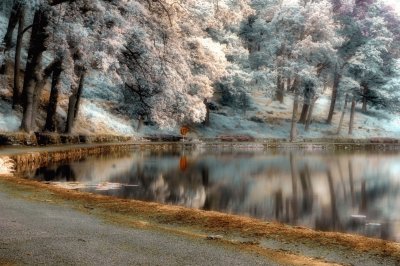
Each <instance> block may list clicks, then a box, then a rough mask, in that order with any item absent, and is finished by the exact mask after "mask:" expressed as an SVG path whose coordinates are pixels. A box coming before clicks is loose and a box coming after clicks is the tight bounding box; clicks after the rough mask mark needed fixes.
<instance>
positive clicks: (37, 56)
mask: <svg viewBox="0 0 400 266" xmlns="http://www.w3.org/2000/svg"><path fill="white" fill-rule="evenodd" d="M46 13H48V11H47V12H46V10H44V9H38V10H37V11H36V12H35V16H34V19H33V27H32V35H31V40H30V45H29V50H28V59H27V63H26V68H25V77H24V87H23V90H22V97H23V108H24V112H23V117H22V122H21V129H23V130H24V131H26V132H31V130H32V114H33V113H32V111H33V96H34V94H35V84H36V82H37V81H38V80H39V79H40V74H39V73H40V68H41V66H40V63H41V60H42V54H43V52H44V51H46V46H45V41H46V39H47V37H48V34H47V32H46V27H47V25H48V17H47V14H46Z"/></svg>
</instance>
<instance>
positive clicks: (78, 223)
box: [0, 191, 273, 265]
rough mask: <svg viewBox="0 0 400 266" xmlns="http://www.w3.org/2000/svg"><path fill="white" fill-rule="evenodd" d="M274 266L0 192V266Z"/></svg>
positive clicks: (204, 242) (199, 242)
mask: <svg viewBox="0 0 400 266" xmlns="http://www.w3.org/2000/svg"><path fill="white" fill-rule="evenodd" d="M2 261H3V262H5V261H7V262H12V263H16V264H17V265H19V264H21V265H273V263H271V262H268V261H266V260H265V258H264V257H260V256H258V255H255V254H250V253H246V252H242V251H240V250H238V249H236V248H233V247H227V246H224V245H222V244H218V243H216V242H215V241H210V240H205V239H197V238H190V237H184V236H177V235H173V234H168V233H164V232H159V231H153V230H145V229H133V228H127V227H124V226H119V225H115V224H111V223H108V222H106V221H104V220H102V219H101V218H98V217H96V216H94V215H90V214H85V213H83V212H80V211H78V210H74V209H72V208H70V207H68V206H63V205H56V204H52V203H46V202H43V203H42V202H36V201H35V202H33V201H30V200H25V199H20V198H16V197H14V196H13V195H11V194H8V192H2V191H0V264H1V263H2Z"/></svg>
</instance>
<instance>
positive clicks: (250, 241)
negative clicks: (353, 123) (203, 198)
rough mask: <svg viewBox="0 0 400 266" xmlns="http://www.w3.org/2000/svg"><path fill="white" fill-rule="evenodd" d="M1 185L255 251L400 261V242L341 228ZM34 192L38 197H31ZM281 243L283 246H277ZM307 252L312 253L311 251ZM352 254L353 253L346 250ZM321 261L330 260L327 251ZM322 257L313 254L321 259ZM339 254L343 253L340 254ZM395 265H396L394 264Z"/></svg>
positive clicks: (6, 180) (5, 180) (24, 183)
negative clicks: (326, 229) (320, 228)
mask: <svg viewBox="0 0 400 266" xmlns="http://www.w3.org/2000/svg"><path fill="white" fill-rule="evenodd" d="M0 184H1V185H2V187H3V188H4V187H6V188H7V189H9V190H12V191H13V193H14V194H16V195H18V196H19V197H28V198H30V199H33V200H36V201H40V202H52V203H54V204H67V205H70V206H71V205H72V206H73V207H74V208H76V209H78V210H80V211H83V212H88V213H90V214H93V215H97V216H100V217H102V218H104V219H105V220H107V221H110V222H112V223H117V224H120V225H123V226H128V227H134V228H136V227H139V228H145V229H146V228H147V229H151V230H162V231H170V233H171V232H172V233H174V234H178V235H180V234H182V235H189V236H193V237H201V238H206V239H211V240H215V241H219V242H222V243H226V244H231V245H236V246H239V247H240V248H244V249H247V250H249V251H251V252H256V253H258V254H262V253H263V252H264V253H265V252H267V253H268V252H271V249H272V250H273V251H274V252H275V251H282V250H280V249H282V248H280V249H277V250H274V248H273V246H275V244H274V245H273V246H270V247H268V246H265V245H263V243H266V242H273V243H283V244H285V245H287V246H288V247H289V250H286V251H285V250H283V251H284V254H286V255H287V254H292V253H294V254H295V255H296V254H297V255H301V256H304V257H307V258H310V256H308V255H309V254H301V253H300V254H298V252H296V251H293V250H290V247H291V246H293V247H295V246H298V245H301V246H303V248H304V249H323V250H329V251H330V252H334V253H335V252H336V253H338V254H341V253H343V252H344V253H346V254H347V253H349V254H354V255H355V256H367V257H372V258H374V259H376V260H377V261H380V260H390V261H394V262H395V263H400V243H396V242H390V241H385V240H380V239H374V238H368V237H364V236H359V235H351V234H346V233H339V232H322V231H315V230H312V229H309V228H304V227H299V226H290V225H284V224H281V223H277V222H267V221H262V220H258V219H255V218H251V217H246V216H239V215H232V214H225V213H220V212H215V211H203V210H197V209H190V208H186V207H180V206H173V205H163V204H159V203H153V202H143V201H138V200H127V199H118V198H113V197H110V196H103V195H96V194H91V193H87V192H78V191H74V190H67V189H62V188H57V187H55V186H52V185H49V184H45V183H41V182H38V181H34V180H27V179H23V178H20V177H18V176H10V175H8V176H0ZM32 195H33V196H32ZM278 246H279V245H278ZM306 253H307V252H306ZM346 256H349V255H346ZM321 258H322V261H325V262H327V261H328V262H339V263H344V261H331V260H327V259H326V258H324V257H323V256H322V257H321ZM321 258H314V259H317V260H320V259H321ZM338 259H339V258H338ZM395 265H396V264H395Z"/></svg>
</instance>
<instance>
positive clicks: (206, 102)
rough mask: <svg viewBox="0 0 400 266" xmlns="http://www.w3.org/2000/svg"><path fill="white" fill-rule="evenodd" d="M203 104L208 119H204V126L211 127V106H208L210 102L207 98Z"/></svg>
mask: <svg viewBox="0 0 400 266" xmlns="http://www.w3.org/2000/svg"><path fill="white" fill-rule="evenodd" d="M203 102H204V105H205V107H206V117H205V119H204V125H205V126H206V127H209V126H210V106H209V105H208V100H207V99H206V98H205V99H204V101H203Z"/></svg>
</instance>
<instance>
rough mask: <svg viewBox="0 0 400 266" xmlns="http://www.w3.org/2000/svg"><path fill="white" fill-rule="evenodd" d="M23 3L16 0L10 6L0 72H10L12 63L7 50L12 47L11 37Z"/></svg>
mask: <svg viewBox="0 0 400 266" xmlns="http://www.w3.org/2000/svg"><path fill="white" fill-rule="evenodd" d="M22 6H23V4H22V3H21V1H16V2H15V3H14V5H13V7H12V10H11V14H10V18H9V20H8V26H7V31H6V35H5V36H4V40H3V42H4V51H3V52H4V53H5V54H6V60H5V61H4V65H3V66H2V72H3V73H4V74H6V75H8V74H10V73H9V72H10V66H11V65H12V62H11V58H10V55H9V52H10V50H11V48H12V38H13V33H14V29H15V27H16V26H17V24H18V21H19V17H20V15H21V10H22Z"/></svg>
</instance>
